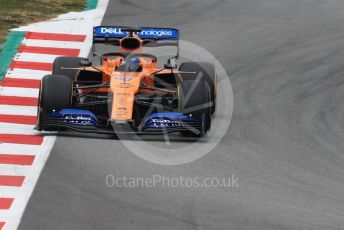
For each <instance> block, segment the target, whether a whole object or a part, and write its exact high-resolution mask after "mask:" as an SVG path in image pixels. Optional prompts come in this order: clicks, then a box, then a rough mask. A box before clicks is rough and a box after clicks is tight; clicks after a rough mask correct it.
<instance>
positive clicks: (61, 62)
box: [53, 57, 88, 81]
mask: <svg viewBox="0 0 344 230" xmlns="http://www.w3.org/2000/svg"><path fill="white" fill-rule="evenodd" d="M81 61H88V59H87V58H81V57H57V58H55V60H54V63H53V74H60V75H64V76H67V77H69V78H70V79H71V80H72V81H74V80H75V77H76V75H77V73H78V71H79V70H77V69H63V68H78V67H80V62H81Z"/></svg>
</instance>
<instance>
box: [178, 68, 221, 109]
mask: <svg viewBox="0 0 344 230" xmlns="http://www.w3.org/2000/svg"><path fill="white" fill-rule="evenodd" d="M179 70H180V71H185V72H196V74H193V73H190V74H189V73H184V74H182V76H183V79H184V80H194V79H196V78H197V77H198V74H199V73H201V74H202V75H201V76H202V78H201V79H202V80H203V81H205V82H207V84H208V85H209V88H210V98H211V103H212V106H211V114H212V115H214V114H215V111H216V93H217V84H216V82H217V75H216V71H215V66H214V64H212V63H209V62H184V63H182V64H181V65H180V67H179Z"/></svg>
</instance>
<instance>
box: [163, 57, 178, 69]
mask: <svg viewBox="0 0 344 230" xmlns="http://www.w3.org/2000/svg"><path fill="white" fill-rule="evenodd" d="M164 68H165V69H177V64H176V62H175V60H174V58H170V59H168V60H167V64H164Z"/></svg>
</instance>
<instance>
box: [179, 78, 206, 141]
mask: <svg viewBox="0 0 344 230" xmlns="http://www.w3.org/2000/svg"><path fill="white" fill-rule="evenodd" d="M178 91H179V111H180V112H181V113H183V114H184V115H187V116H190V115H191V116H192V117H196V118H200V119H202V126H201V128H200V129H197V130H193V129H190V130H183V131H181V134H182V135H183V136H191V137H202V136H204V135H205V134H206V133H207V132H208V131H209V130H210V127H211V94H210V88H209V86H208V84H207V83H206V82H205V81H201V80H184V81H182V82H180V83H179V87H178Z"/></svg>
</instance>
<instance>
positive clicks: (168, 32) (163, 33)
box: [94, 26, 179, 39]
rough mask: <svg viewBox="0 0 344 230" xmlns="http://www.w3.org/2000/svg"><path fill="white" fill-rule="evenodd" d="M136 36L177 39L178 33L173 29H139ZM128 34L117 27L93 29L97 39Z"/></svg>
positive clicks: (120, 36)
mask: <svg viewBox="0 0 344 230" xmlns="http://www.w3.org/2000/svg"><path fill="white" fill-rule="evenodd" d="M140 29H141V32H138V33H137V35H138V36H139V37H140V38H142V39H178V38H179V31H178V30H177V29H174V28H157V27H141V28H140ZM128 34H129V32H127V31H122V28H121V27H119V26H98V27H95V28H94V35H95V36H97V37H105V36H110V37H116V38H123V37H125V36H127V35H128Z"/></svg>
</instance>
